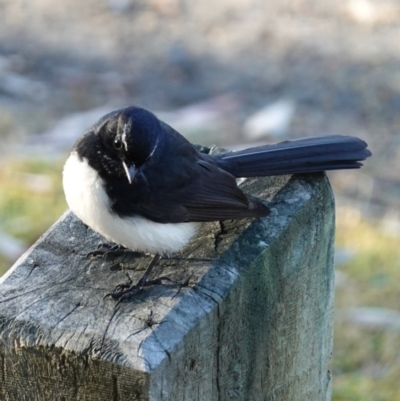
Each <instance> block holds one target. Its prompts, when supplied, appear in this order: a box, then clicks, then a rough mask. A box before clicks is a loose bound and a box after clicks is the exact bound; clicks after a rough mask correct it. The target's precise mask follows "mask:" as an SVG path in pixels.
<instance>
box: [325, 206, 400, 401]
mask: <svg viewBox="0 0 400 401" xmlns="http://www.w3.org/2000/svg"><path fill="white" fill-rule="evenodd" d="M337 245H338V247H345V248H349V249H352V250H354V251H355V256H354V258H353V259H351V260H350V261H349V262H348V263H347V264H345V265H343V266H340V267H339V270H340V271H342V272H343V273H345V274H346V276H347V280H346V282H345V284H344V285H341V286H340V287H339V288H338V289H337V291H336V309H337V310H338V311H340V310H344V309H346V308H351V307H357V306H378V307H384V308H392V309H395V310H400V308H399V306H400V247H399V245H400V240H399V238H398V237H393V236H390V235H388V234H385V232H384V231H383V229H382V228H381V227H380V225H379V223H371V222H368V221H365V220H362V219H357V218H356V219H354V218H352V216H351V210H350V211H349V210H342V211H341V210H340V209H339V210H338V216H337ZM332 371H333V377H334V386H333V400H334V401H361V400H362V401H396V400H400V333H399V332H395V331H391V330H389V329H385V330H373V329H371V328H369V329H368V328H361V327H357V326H355V325H353V324H351V323H348V322H343V321H340V319H336V321H335V335H334V353H333V358H332Z"/></svg>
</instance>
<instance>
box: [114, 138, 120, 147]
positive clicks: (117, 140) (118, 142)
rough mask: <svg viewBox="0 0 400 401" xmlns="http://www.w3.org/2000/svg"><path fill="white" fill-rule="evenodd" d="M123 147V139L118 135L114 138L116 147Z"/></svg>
mask: <svg viewBox="0 0 400 401" xmlns="http://www.w3.org/2000/svg"><path fill="white" fill-rule="evenodd" d="M121 147H122V142H121V139H120V138H119V137H116V138H115V139H114V148H115V149H117V150H120V149H121Z"/></svg>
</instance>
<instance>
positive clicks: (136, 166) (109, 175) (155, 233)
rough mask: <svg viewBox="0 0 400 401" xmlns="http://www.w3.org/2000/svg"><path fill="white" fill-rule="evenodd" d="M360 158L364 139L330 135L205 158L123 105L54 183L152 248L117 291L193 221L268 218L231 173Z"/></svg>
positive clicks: (345, 165) (81, 211)
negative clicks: (145, 261) (61, 180)
mask: <svg viewBox="0 0 400 401" xmlns="http://www.w3.org/2000/svg"><path fill="white" fill-rule="evenodd" d="M370 155H371V152H370V151H369V150H368V149H367V144H366V143H365V142H364V141H362V140H361V139H359V138H355V137H351V136H340V135H333V136H324V137H315V138H306V139H299V140H293V141H286V142H281V143H278V144H274V145H265V146H259V147H255V148H250V149H245V150H241V151H237V152H230V153H225V154H220V155H207V154H203V153H200V152H199V151H197V150H196V148H195V147H194V146H193V145H192V144H191V143H190V142H188V141H187V140H186V139H185V138H184V137H183V136H182V135H180V134H179V133H178V132H176V131H175V130H174V129H173V128H171V127H170V126H169V125H167V124H165V123H164V122H162V121H160V120H159V119H158V118H157V117H156V116H155V115H154V114H152V113H151V112H149V111H147V110H145V109H143V108H139V107H127V108H124V109H119V110H115V111H112V112H111V113H109V114H107V115H105V116H104V117H103V118H101V119H100V120H99V121H98V122H97V123H96V124H95V125H94V126H93V127H92V128H90V129H89V130H88V131H87V132H86V133H85V134H84V135H83V136H82V137H81V138H80V139H79V140H78V141H77V142H76V144H75V145H74V147H73V150H72V152H71V155H70V156H69V158H68V160H67V161H66V163H65V167H64V172H63V185H64V192H65V196H66V200H67V203H68V205H69V207H70V209H71V210H72V211H73V212H74V213H75V214H76V216H78V217H79V218H80V219H81V220H82V221H83V222H84V223H85V224H86V225H88V226H89V227H91V228H92V229H93V230H94V231H97V232H98V233H100V234H101V235H102V236H104V237H105V238H106V239H107V240H109V241H113V242H115V243H116V244H118V245H122V246H123V247H126V248H128V249H131V250H135V251H141V252H145V253H150V254H153V255H158V256H157V257H156V258H155V259H154V261H153V263H152V264H150V265H149V268H148V269H147V271H146V273H145V274H144V276H143V277H142V279H141V280H139V282H138V283H136V284H134V285H132V286H131V288H128V289H126V290H124V291H120V294H119V295H118V294H117V295H115V297H117V298H118V297H119V296H120V295H121V293H124V294H125V293H127V292H129V291H131V290H133V289H135V288H138V286H144V285H147V283H148V282H150V281H149V280H148V277H149V274H150V271H151V269H152V267H153V266H154V264H155V263H156V262H157V260H158V258H159V256H160V255H161V256H162V255H170V254H171V253H173V252H176V251H179V250H180V249H181V248H183V247H184V246H185V245H186V244H187V243H188V242H189V240H190V239H191V238H192V237H193V236H194V235H195V234H196V232H197V230H198V228H199V225H200V224H201V222H205V221H215V220H224V219H240V218H246V217H262V216H267V215H268V213H269V209H268V207H267V206H266V205H265V204H263V203H262V202H261V201H259V200H257V199H254V198H249V197H248V196H246V195H245V194H244V193H243V192H242V190H241V189H240V188H239V187H238V186H237V183H236V178H237V177H258V176H271V175H281V174H296V173H312V172H318V171H326V170H339V169H355V168H359V167H361V166H362V164H361V161H363V160H365V159H366V158H367V157H369V156H370ZM114 294H115V293H114ZM114 294H112V295H114Z"/></svg>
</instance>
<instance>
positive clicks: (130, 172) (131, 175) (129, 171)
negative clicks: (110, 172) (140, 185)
mask: <svg viewBox="0 0 400 401" xmlns="http://www.w3.org/2000/svg"><path fill="white" fill-rule="evenodd" d="M122 165H123V166H124V170H125V173H126V176H127V178H128V181H129V184H132V181H133V180H134V179H135V175H136V167H135V165H132V166H130V167H128V166H127V165H126V163H125V162H124V161H123V162H122Z"/></svg>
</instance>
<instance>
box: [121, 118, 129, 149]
mask: <svg viewBox="0 0 400 401" xmlns="http://www.w3.org/2000/svg"><path fill="white" fill-rule="evenodd" d="M121 141H122V143H123V144H124V147H125V150H126V151H128V143H127V142H126V123H125V124H124V129H123V130H122V136H121Z"/></svg>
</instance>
